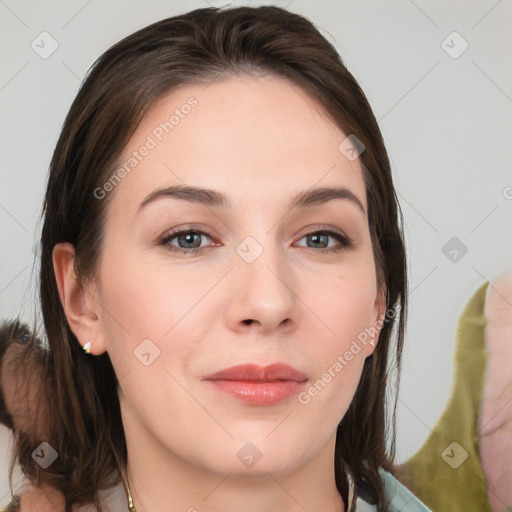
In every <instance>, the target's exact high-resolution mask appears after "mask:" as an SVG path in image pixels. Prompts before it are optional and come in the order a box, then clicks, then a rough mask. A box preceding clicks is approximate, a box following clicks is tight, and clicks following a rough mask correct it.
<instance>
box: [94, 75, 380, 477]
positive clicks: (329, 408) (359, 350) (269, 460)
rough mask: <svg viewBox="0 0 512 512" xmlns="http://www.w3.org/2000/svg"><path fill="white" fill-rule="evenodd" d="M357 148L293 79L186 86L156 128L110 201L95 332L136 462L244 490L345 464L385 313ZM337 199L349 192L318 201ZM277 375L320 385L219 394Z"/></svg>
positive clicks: (152, 115) (154, 121) (152, 120)
mask: <svg viewBox="0 0 512 512" xmlns="http://www.w3.org/2000/svg"><path fill="white" fill-rule="evenodd" d="M347 135H349V134H344V133H342V132H341V131H340V130H339V129H338V128H336V127H335V126H334V125H333V124H332V123H331V122H330V121H329V120H328V119H327V117H326V116H325V115H324V114H322V113H321V110H320V109H319V108H318V106H317V104H316V103H315V102H314V101H313V100H311V99H310V98H308V97H307V96H306V95H305V94H304V93H303V92H302V91H301V90H299V89H298V88H297V87H295V86H292V85H290V84H289V83H288V82H286V81H284V80H282V79H279V78H275V77H274V78H270V77H266V78H260V79H253V78H230V79H227V80H223V81H218V82H213V83H211V84H210V85H208V86H205V85H193V86H192V85H190V86H182V87H180V88H179V89H175V90H174V91H172V92H171V93H169V94H168V95H166V96H165V97H163V98H162V99H160V100H159V101H158V102H157V103H156V104H155V106H154V107H153V108H152V110H151V111H150V112H149V113H148V115H147V116H146V117H145V118H144V120H143V121H142V123H141V124H140V125H139V127H138V129H137V130H136V132H135V134H134V136H133V137H132V139H131V140H130V142H129V143H128V144H127V146H126V147H125V149H124V153H123V155H122V158H121V163H120V165H119V167H118V169H123V168H124V171H123V170H119V171H118V172H117V173H116V176H117V178H115V179H113V180H111V182H110V184H105V185H104V186H103V187H102V188H101V189H97V191H96V193H95V195H97V197H95V198H93V199H92V200H94V201H96V200H98V201H101V200H103V199H102V197H105V196H106V195H107V194H113V197H112V198H111V199H112V202H111V203H110V204H109V207H108V213H107V217H106V225H105V238H104V241H103V252H102V257H101V260H100V262H99V274H98V280H97V281H96V284H97V286H96V287H95V288H94V289H93V294H94V293H95V294H96V297H95V302H94V303H95V304H97V307H98V309H97V313H98V318H99V324H98V332H96V333H92V334H93V335H94V339H95V341H94V343H95V344H100V345H101V344H102V343H104V347H105V349H106V350H107V351H108V353H109V355H110V357H111V359H112V362H113V365H114V368H115V371H116V374H117V376H118V378H119V381H120V389H119V394H120V400H121V407H122V414H123V422H124V426H125V432H126V436H127V441H128V446H129V450H130V443H131V442H132V441H135V442H136V443H137V445H138V446H141V447H144V450H146V452H147V453H150V452H151V450H159V451H160V453H165V454H166V456H169V457H179V458H180V459H183V460H186V461H188V462H190V463H193V464H195V465H198V466H200V467H202V468H204V469H206V470H210V471H216V472H221V473H223V474H225V473H227V472H229V471H232V472H234V473H235V474H236V473H239V474H241V475H242V474H245V475H249V474H251V475H255V474H260V473H261V474H264V473H266V472H267V471H270V472H272V474H274V475H275V476H278V475H280V474H285V473H287V472H289V471H293V470H294V469H297V468H299V467H301V466H302V465H304V464H306V463H307V462H308V461H312V460H313V459H314V457H315V456H317V455H318V454H319V453H321V452H322V450H323V451H324V453H327V451H328V452H329V457H331V458H332V453H333V451H332V450H333V449H334V440H335V434H336V428H337V425H338V423H339V422H340V420H341V419H342V417H343V416H344V414H345V412H346V410H347V408H348V406H349V404H350V402H351V400H352V397H353V395H354V392H355V390H356V387H357V384H358V381H359V378H360V375H361V371H362V366H363V363H364V360H365V358H366V357H367V356H368V355H370V354H371V352H372V350H373V347H372V346H371V345H370V344H369V341H370V338H367V339H366V343H365V342H363V341H361V340H362V339H364V338H365V336H359V338H358V335H360V334H361V333H364V332H368V329H370V328H372V327H373V326H374V325H375V324H376V322H377V320H378V319H379V318H381V315H383V313H384V308H385V304H384V301H383V296H382V295H381V296H379V297H378V296H377V283H376V275H375V268H374V259H373V253H372V245H371V239H370V234H369V229H368V220H367V204H366V193H365V184H364V181H363V175H362V169H361V165H360V162H359V159H357V158H356V159H354V158H350V159H349V158H347V156H346V153H345V152H344V151H342V150H340V149H339V146H340V144H341V143H342V142H343V141H344V139H346V137H347ZM344 144H347V143H346V142H345V143H344ZM342 148H345V145H342ZM123 166H124V167H123ZM174 187H194V190H195V192H194V191H182V192H181V193H178V192H176V190H175V189H174ZM324 188H336V189H346V191H349V193H348V192H345V193H344V194H343V193H342V194H341V197H340V194H338V197H335V194H333V193H330V194H329V193H328V194H319V195H315V191H317V190H319V189H324ZM166 189H169V190H168V191H167V193H166V192H165V190H166ZM199 189H209V190H211V191H215V192H214V194H215V195H213V193H206V192H198V190H199ZM173 190H174V191H173ZM156 191H159V192H158V193H157V194H155V192H156ZM221 194H222V196H224V197H225V201H224V202H225V203H226V204H223V203H222V202H220V201H217V198H218V197H220V195H221ZM304 194H306V198H309V199H311V200H308V201H302V203H306V204H301V201H300V200H297V198H298V197H300V196H302V195H304ZM315 198H316V199H317V200H312V199H315ZM214 199H215V200H214ZM294 200H297V201H295V203H294ZM178 230H179V231H183V232H184V233H182V234H181V235H180V234H178V235H171V233H173V232H174V231H178ZM319 232H320V233H319ZM325 232H331V233H325ZM336 233H339V234H340V236H341V238H340V239H337V238H336ZM344 239H349V240H351V245H344V242H343V240H344ZM340 240H341V241H340ZM197 249H198V250H197ZM323 249H328V251H326V250H323ZM276 363H284V364H286V365H289V366H291V367H293V368H295V369H296V370H298V371H299V372H302V374H305V375H303V378H307V381H306V382H297V381H287V382H286V381H283V382H281V383H280V384H276V383H274V384H272V383H270V384H269V383H267V384H263V383H261V382H260V383H255V382H252V384H247V383H241V382H240V381H239V382H231V383H228V382H226V381H223V382H222V381H217V382H216V384H214V383H213V381H212V380H205V377H207V376H210V375H212V374H215V373H217V372H219V371H221V370H224V369H227V368H230V367H233V366H238V365H242V364H254V365H257V366H262V367H263V366H268V365H273V364H276ZM260 377H261V379H260V380H265V379H266V380H272V378H271V376H269V375H267V376H264V375H260ZM281 377H282V378H283V375H281ZM235 378H236V377H235ZM238 378H239V379H241V380H243V378H242V377H238ZM246 378H248V377H246ZM254 378H256V377H254ZM273 378H279V375H277V376H276V375H274V377H273ZM284 378H285V379H288V378H290V377H289V376H288V377H286V376H284ZM256 380H258V379H256ZM299 380H300V379H299ZM228 388H229V389H231V390H232V391H233V393H234V394H231V393H229V392H227V391H226V390H227V389H228ZM263 388H265V389H266V391H262V389H263ZM265 392H266V393H267V395H271V396H273V397H274V398H269V397H268V396H267V398H265V396H262V394H263V395H264V394H265ZM247 393H248V394H249V398H247V396H246V394H247ZM252 393H255V395H253V394H252ZM279 393H281V394H279ZM251 396H253V398H250V397H251ZM254 396H255V397H254ZM244 397H245V398H244ZM141 449H142V448H141Z"/></svg>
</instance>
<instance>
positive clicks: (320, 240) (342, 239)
mask: <svg viewBox="0 0 512 512" xmlns="http://www.w3.org/2000/svg"><path fill="white" fill-rule="evenodd" d="M304 238H306V239H308V240H310V241H312V243H313V246H308V247H309V248H316V249H318V250H319V251H321V252H336V251H341V250H343V249H348V248H350V247H353V242H352V240H351V239H350V238H348V237H347V236H345V235H343V234H341V233H338V232H336V231H330V230H321V231H312V232H311V233H308V234H307V235H305V236H304V237H302V238H301V240H303V239H304ZM329 238H334V239H336V240H338V242H339V245H338V246H337V247H336V246H335V247H332V246H329V245H328V244H329V241H328V239H329ZM326 243H327V245H325V244H326Z"/></svg>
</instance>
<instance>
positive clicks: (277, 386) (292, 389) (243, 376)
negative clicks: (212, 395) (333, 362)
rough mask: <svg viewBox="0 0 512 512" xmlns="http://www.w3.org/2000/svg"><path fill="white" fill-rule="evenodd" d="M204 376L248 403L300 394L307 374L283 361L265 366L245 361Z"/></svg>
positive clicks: (217, 387) (265, 402) (276, 399)
mask: <svg viewBox="0 0 512 512" xmlns="http://www.w3.org/2000/svg"><path fill="white" fill-rule="evenodd" d="M203 380H205V381H207V382H209V383H210V384H211V385H213V386H214V387H215V388H216V389H218V390H219V391H222V392H224V393H226V394H228V395H231V396H234V397H235V398H238V399H239V400H242V401H244V402H246V403H247V404H250V405H274V404H277V403H279V402H282V401H283V400H286V399H287V398H289V397H290V396H292V395H294V394H297V393H298V392H299V391H300V390H301V389H302V388H303V387H304V385H305V383H306V381H307V380H308V376H307V375H306V374H305V373H302V372H300V371H299V370H296V369H295V368H293V367H291V366H289V365H287V364H283V363H276V364H272V365H270V366H265V367H261V366H258V365H255V364H243V365H238V366H233V367H231V368H227V369H225V370H222V371H220V372H217V373H214V374H212V375H208V376H206V377H203Z"/></svg>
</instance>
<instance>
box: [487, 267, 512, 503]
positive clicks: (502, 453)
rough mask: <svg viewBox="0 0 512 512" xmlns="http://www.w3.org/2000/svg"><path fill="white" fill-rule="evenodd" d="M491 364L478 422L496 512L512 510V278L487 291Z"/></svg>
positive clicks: (490, 499)
mask: <svg viewBox="0 0 512 512" xmlns="http://www.w3.org/2000/svg"><path fill="white" fill-rule="evenodd" d="M485 317H486V319H487V326H486V332H485V334H486V341H487V352H488V361H487V369H486V384H485V387H484V390H483V402H482V409H481V414H480V420H479V434H480V455H481V460H482V467H483V469H484V472H485V476H486V478H487V486H488V495H489V501H490V503H491V505H492V509H493V512H506V511H507V510H509V508H508V507H510V506H512V464H511V461H512V275H511V274H505V275H502V276H500V277H499V278H498V279H497V280H496V281H495V282H493V283H491V286H489V287H488V288H487V297H486V301H485Z"/></svg>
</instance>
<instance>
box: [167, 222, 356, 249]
mask: <svg viewBox="0 0 512 512" xmlns="http://www.w3.org/2000/svg"><path fill="white" fill-rule="evenodd" d="M305 229H307V231H306V232H305V233H303V234H302V235H300V237H299V238H298V240H299V241H300V240H302V239H303V238H305V237H307V236H310V235H314V234H325V235H327V236H330V237H331V238H334V239H336V240H338V242H339V243H340V244H341V246H340V247H322V248H314V247H304V246H300V247H304V248H306V249H312V250H313V251H315V252H324V253H325V252H337V251H342V250H344V249H345V250H346V249H351V248H353V247H355V243H354V241H353V240H352V239H351V238H350V237H349V236H348V235H346V234H345V233H344V232H343V231H341V230H339V229H337V228H333V227H332V226H327V225H313V226H308V228H305ZM189 232H193V233H196V234H200V235H204V236H206V237H208V238H210V239H211V240H212V241H213V240H214V237H213V236H212V235H211V234H210V233H209V232H208V231H206V230H204V229H199V228H196V227H194V226H190V225H189V226H187V225H185V226H181V227H179V228H176V229H174V230H171V231H170V232H167V233H165V234H164V235H162V236H161V237H160V238H159V239H158V245H164V246H166V249H167V250H168V251H170V252H177V253H180V254H194V253H200V252H203V251H204V250H205V249H208V248H211V247H212V246H213V245H216V246H218V245H219V244H218V243H217V244H211V245H207V246H205V247H194V248H189V249H187V248H180V247H176V246H174V245H170V244H168V242H169V241H170V240H173V239H174V238H176V237H177V236H179V235H181V234H184V233H189Z"/></svg>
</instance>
